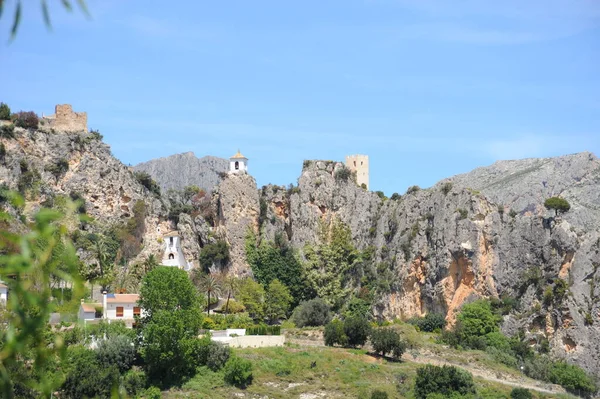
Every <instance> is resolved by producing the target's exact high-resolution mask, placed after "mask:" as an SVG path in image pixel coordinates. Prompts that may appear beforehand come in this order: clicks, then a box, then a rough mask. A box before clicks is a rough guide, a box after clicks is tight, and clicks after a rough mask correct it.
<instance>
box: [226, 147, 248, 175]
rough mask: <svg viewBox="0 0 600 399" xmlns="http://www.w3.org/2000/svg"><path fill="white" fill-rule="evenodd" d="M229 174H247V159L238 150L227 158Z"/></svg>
mask: <svg viewBox="0 0 600 399" xmlns="http://www.w3.org/2000/svg"><path fill="white" fill-rule="evenodd" d="M229 173H248V158H246V157H245V156H243V155H242V154H241V153H240V150H238V152H237V154H235V155H234V156H232V157H231V158H229Z"/></svg>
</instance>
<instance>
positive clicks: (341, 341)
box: [323, 319, 348, 346]
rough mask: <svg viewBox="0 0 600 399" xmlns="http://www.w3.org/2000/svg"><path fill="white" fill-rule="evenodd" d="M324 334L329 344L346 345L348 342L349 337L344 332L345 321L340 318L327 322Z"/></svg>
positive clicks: (326, 342) (326, 343)
mask: <svg viewBox="0 0 600 399" xmlns="http://www.w3.org/2000/svg"><path fill="white" fill-rule="evenodd" d="M323 336H324V338H325V345H327V346H335V345H341V346H346V345H347V344H348V337H347V336H346V334H344V323H343V322H342V321H341V320H339V319H334V320H332V321H330V322H329V323H327V325H326V326H325V332H324V333H323Z"/></svg>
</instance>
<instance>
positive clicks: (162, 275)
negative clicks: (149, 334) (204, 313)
mask: <svg viewBox="0 0 600 399" xmlns="http://www.w3.org/2000/svg"><path fill="white" fill-rule="evenodd" d="M139 303H140V306H141V307H142V308H143V309H144V310H145V311H146V314H147V316H146V318H152V317H153V315H154V313H156V312H158V311H160V310H165V311H175V310H178V309H181V310H187V309H193V308H198V293H197V290H196V288H195V287H194V285H193V284H192V282H191V280H190V279H189V277H188V275H187V273H186V272H185V271H183V270H180V269H178V268H176V267H167V266H159V267H157V268H155V269H154V270H152V271H150V273H148V274H147V275H146V276H145V277H144V279H143V280H142V287H141V289H140V301H139Z"/></svg>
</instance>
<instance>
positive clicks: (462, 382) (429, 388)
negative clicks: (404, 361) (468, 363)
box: [415, 365, 475, 399]
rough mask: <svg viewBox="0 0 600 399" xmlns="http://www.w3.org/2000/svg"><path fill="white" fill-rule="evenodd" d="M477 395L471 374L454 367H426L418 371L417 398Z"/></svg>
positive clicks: (416, 381)
mask: <svg viewBox="0 0 600 399" xmlns="http://www.w3.org/2000/svg"><path fill="white" fill-rule="evenodd" d="M471 393H475V384H474V383H473V376H472V375H471V373H469V372H467V371H465V370H462V369H460V368H457V367H454V366H442V367H438V366H432V365H426V366H424V367H420V368H418V369H417V378H416V380H415V396H416V397H417V398H418V399H427V397H428V396H429V395H430V394H441V395H444V397H452V396H454V395H456V394H459V395H467V394H471Z"/></svg>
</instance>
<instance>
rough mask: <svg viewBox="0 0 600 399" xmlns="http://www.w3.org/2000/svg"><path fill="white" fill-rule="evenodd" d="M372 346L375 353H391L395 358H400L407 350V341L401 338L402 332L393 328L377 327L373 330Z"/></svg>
mask: <svg viewBox="0 0 600 399" xmlns="http://www.w3.org/2000/svg"><path fill="white" fill-rule="evenodd" d="M371 346H373V350H374V351H375V353H378V354H380V355H381V356H386V355H387V354H391V355H392V357H393V358H394V359H400V358H401V357H402V355H403V354H404V351H405V350H406V343H405V342H404V341H402V340H401V339H400V334H398V333H397V332H396V331H394V330H392V329H391V328H377V329H374V330H373V331H372V332H371Z"/></svg>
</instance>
